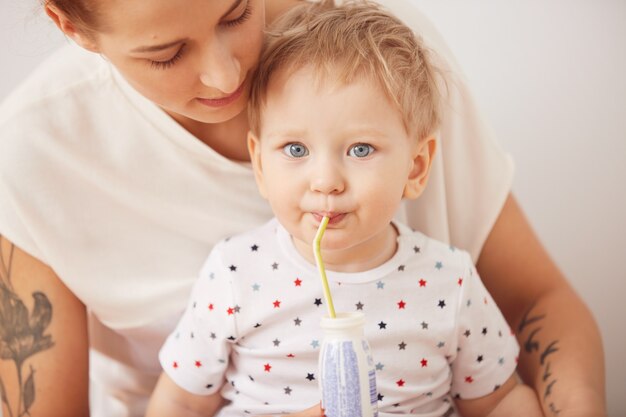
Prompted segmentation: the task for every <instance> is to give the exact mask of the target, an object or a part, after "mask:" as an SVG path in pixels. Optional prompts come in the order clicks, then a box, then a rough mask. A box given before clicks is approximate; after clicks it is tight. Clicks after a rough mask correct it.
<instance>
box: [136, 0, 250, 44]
mask: <svg viewBox="0 0 626 417" xmlns="http://www.w3.org/2000/svg"><path fill="white" fill-rule="evenodd" d="M241 2H243V0H235V1H234V3H233V4H232V5H231V6H230V7H229V8H228V10H227V11H226V13H224V14H223V15H222V17H223V16H228V15H229V14H230V13H231V12H232V11H233V10H235V9H237V7H239V5H240V4H241ZM186 40H187V39H177V40H175V41H172V42H167V43H163V44H160V45H146V46H139V47H137V48H135V49H132V50H131V51H130V52H132V53H144V52H158V51H162V50H164V49H168V48H171V47H172V46H174V45H178V44H180V43H183V42H185V41H186Z"/></svg>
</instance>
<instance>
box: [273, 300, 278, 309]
mask: <svg viewBox="0 0 626 417" xmlns="http://www.w3.org/2000/svg"><path fill="white" fill-rule="evenodd" d="M273 304H274V308H278V307H280V301H278V300H276V301H274V303H273Z"/></svg>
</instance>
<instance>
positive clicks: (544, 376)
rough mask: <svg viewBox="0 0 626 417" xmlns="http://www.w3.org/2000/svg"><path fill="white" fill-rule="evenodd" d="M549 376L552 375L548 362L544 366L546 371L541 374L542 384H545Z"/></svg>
mask: <svg viewBox="0 0 626 417" xmlns="http://www.w3.org/2000/svg"><path fill="white" fill-rule="evenodd" d="M551 376H552V373H551V372H550V362H548V363H547V364H546V369H545V371H544V372H543V382H546V380H547V379H548V378H550V377H551Z"/></svg>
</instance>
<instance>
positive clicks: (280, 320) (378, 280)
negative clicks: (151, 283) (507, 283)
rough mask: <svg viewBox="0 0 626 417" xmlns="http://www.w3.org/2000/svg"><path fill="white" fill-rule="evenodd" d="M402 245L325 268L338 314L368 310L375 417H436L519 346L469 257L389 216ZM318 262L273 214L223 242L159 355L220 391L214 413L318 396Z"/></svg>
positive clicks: (481, 391)
mask: <svg viewBox="0 0 626 417" xmlns="http://www.w3.org/2000/svg"><path fill="white" fill-rule="evenodd" d="M396 227H397V228H398V230H399V232H400V233H399V236H398V250H397V252H396V254H395V255H394V256H393V257H392V258H391V259H390V260H389V261H387V262H385V263H384V264H382V265H380V266H378V267H376V268H374V269H372V270H369V271H365V272H359V273H341V272H332V271H328V279H329V282H330V284H331V291H332V295H333V301H334V303H335V308H336V310H337V311H343V312H348V311H355V310H361V311H362V312H363V313H365V318H366V324H365V336H366V338H367V339H368V341H369V343H370V345H371V347H372V353H373V357H374V362H375V363H376V381H377V386H378V392H379V412H380V414H381V416H385V415H391V413H401V414H405V415H407V414H408V415H414V416H441V415H444V414H445V413H446V412H447V411H448V409H449V408H450V406H451V399H452V397H455V396H458V397H460V398H467V399H469V398H476V397H481V396H484V395H486V394H489V393H491V392H493V391H494V389H496V388H497V387H498V386H500V385H501V384H502V383H504V382H505V381H506V380H507V379H508V378H509V377H510V376H511V375H512V373H513V372H514V371H515V367H516V358H517V355H518V352H519V347H518V344H517V341H516V339H515V337H514V336H513V334H512V332H511V330H510V329H509V326H508V325H507V323H506V321H505V320H504V318H503V316H502V314H501V313H500V311H499V309H498V308H497V306H496V305H495V303H494V302H493V300H492V298H491V297H490V295H489V293H488V292H487V291H486V289H485V288H484V286H483V284H482V282H481V281H480V278H479V276H478V274H477V273H476V270H475V269H474V266H473V264H472V262H471V258H470V256H469V254H467V253H466V252H464V251H461V250H458V249H455V248H453V247H451V246H449V245H446V244H444V243H441V242H438V241H436V240H433V239H430V238H428V237H426V236H425V235H423V234H421V233H419V232H413V231H411V230H410V229H409V228H408V227H406V226H404V225H402V224H398V223H396ZM325 304H326V303H325V301H324V297H323V292H322V285H321V281H320V279H319V277H318V274H317V271H316V268H315V266H314V265H312V264H310V263H309V262H307V261H306V260H305V259H304V258H303V257H302V256H301V255H300V254H299V253H298V252H297V251H296V249H295V247H294V246H293V243H292V240H291V238H290V236H289V235H288V233H287V231H286V230H285V229H284V228H283V227H282V226H281V225H280V224H279V223H278V221H277V220H275V219H274V220H272V221H270V222H269V223H267V224H265V225H264V226H262V227H260V228H258V229H256V230H253V231H251V232H249V233H244V234H241V235H237V236H235V237H233V238H230V239H227V240H225V241H223V242H221V243H219V244H218V245H217V246H216V247H215V249H214V250H213V251H212V252H211V255H210V256H209V258H208V260H207V261H206V263H205V265H204V267H203V269H202V272H201V275H200V278H199V280H198V281H197V283H196V285H195V286H194V289H193V292H192V295H191V298H190V300H189V304H188V307H187V310H186V312H185V314H184V315H183V317H182V318H181V320H180V322H179V324H178V326H177V328H176V330H175V331H174V332H173V333H172V334H171V335H170V336H169V337H168V339H167V341H166V343H165V345H164V346H163V348H162V349H161V351H160V355H159V356H160V361H161V365H162V366H163V368H164V370H165V372H166V373H167V374H168V375H169V376H170V377H171V378H172V379H173V380H174V381H175V382H176V383H177V384H179V385H180V386H181V387H182V388H184V389H185V390H188V391H190V392H192V393H195V394H200V395H203V394H210V393H214V392H216V391H218V390H221V394H222V395H223V396H224V397H225V398H226V399H228V400H230V401H231V403H230V404H229V405H227V406H226V407H225V408H224V409H223V410H222V411H221V413H220V416H235V415H238V416H241V415H242V414H247V413H251V414H271V413H281V412H295V411H301V410H302V409H304V408H306V407H308V406H312V405H314V404H316V403H318V402H319V400H320V394H319V389H318V380H317V377H318V370H317V366H318V362H317V361H318V354H319V349H320V345H321V343H322V331H321V329H320V318H321V317H322V316H323V315H325V314H326V305H325Z"/></svg>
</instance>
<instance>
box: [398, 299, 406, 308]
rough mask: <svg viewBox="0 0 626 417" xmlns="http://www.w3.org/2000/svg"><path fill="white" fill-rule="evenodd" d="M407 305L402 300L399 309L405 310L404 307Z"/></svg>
mask: <svg viewBox="0 0 626 417" xmlns="http://www.w3.org/2000/svg"><path fill="white" fill-rule="evenodd" d="M405 305H406V303H405V302H404V301H402V300H400V302H399V303H398V309H404V306H405Z"/></svg>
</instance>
